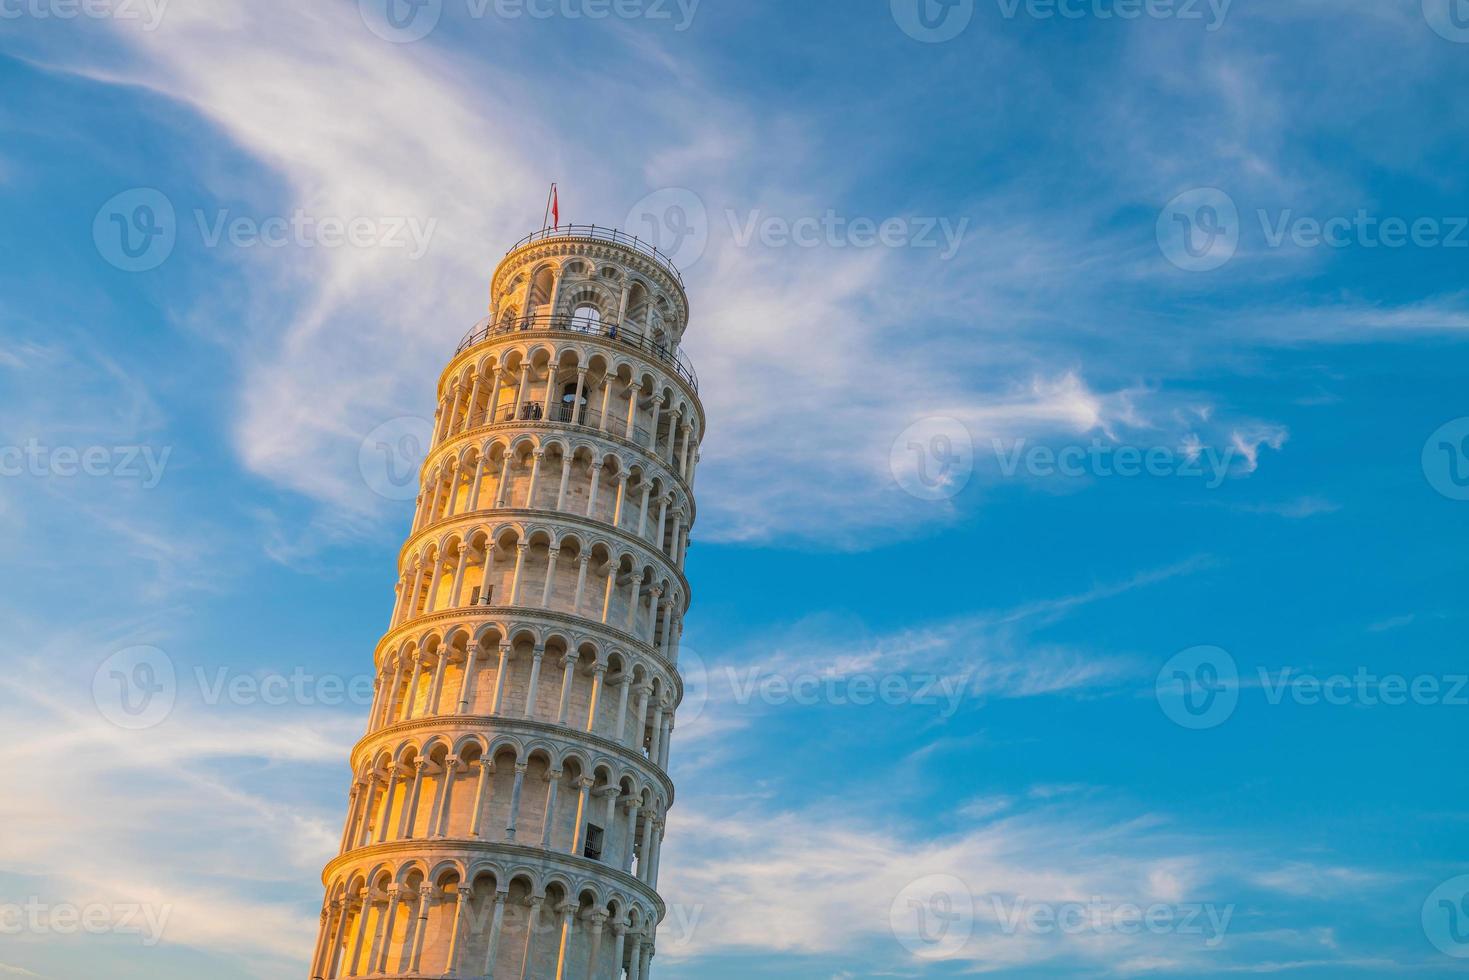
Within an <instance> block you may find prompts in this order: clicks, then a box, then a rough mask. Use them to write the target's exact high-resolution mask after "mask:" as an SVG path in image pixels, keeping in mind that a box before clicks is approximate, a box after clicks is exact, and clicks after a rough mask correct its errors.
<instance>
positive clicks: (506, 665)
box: [490, 643, 510, 715]
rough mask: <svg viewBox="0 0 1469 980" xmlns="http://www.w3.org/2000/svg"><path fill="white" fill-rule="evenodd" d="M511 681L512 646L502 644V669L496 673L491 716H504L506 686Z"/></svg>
mask: <svg viewBox="0 0 1469 980" xmlns="http://www.w3.org/2000/svg"><path fill="white" fill-rule="evenodd" d="M509 680H510V644H508V643H501V644H500V668H499V670H497V671H496V672H495V703H494V705H492V706H491V708H490V713H491V714H496V715H499V714H504V710H505V686H506V682H507V681H509Z"/></svg>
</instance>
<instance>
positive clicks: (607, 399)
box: [597, 377, 612, 432]
mask: <svg viewBox="0 0 1469 980" xmlns="http://www.w3.org/2000/svg"><path fill="white" fill-rule="evenodd" d="M611 410H612V379H611V378H609V377H603V378H602V414H601V415H599V416H598V417H597V429H598V430H599V431H601V432H606V431H607V426H608V424H609V420H608V418H607V413H608V412H609V411H611Z"/></svg>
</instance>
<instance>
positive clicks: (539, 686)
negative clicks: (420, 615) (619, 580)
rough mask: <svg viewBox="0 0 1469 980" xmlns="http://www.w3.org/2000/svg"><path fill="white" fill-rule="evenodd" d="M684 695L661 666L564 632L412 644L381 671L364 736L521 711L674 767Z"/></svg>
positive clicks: (521, 716)
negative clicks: (530, 638) (488, 641)
mask: <svg viewBox="0 0 1469 980" xmlns="http://www.w3.org/2000/svg"><path fill="white" fill-rule="evenodd" d="M517 640H520V641H521V642H520V643H519V644H517V642H516V641H517ZM517 647H518V650H517ZM471 652H472V653H473V654H474V656H472V657H471V656H470V655H469V654H470V653H471ZM609 670H610V672H611V673H610V676H609ZM673 677H674V678H675V679H676V678H677V675H676V674H674V675H673ZM681 696H682V686H681V684H679V683H677V682H676V680H674V679H670V678H669V677H668V675H667V674H665V672H664V671H663V670H662V669H661V668H659V669H652V668H651V666H650V665H648V664H646V663H639V662H638V661H637V659H636V658H634V657H629V656H626V655H623V654H613V655H610V656H608V657H607V658H603V657H601V656H600V655H599V654H598V652H597V651H596V649H595V648H594V647H592V646H591V645H590V644H583V645H582V646H577V645H575V644H574V643H569V642H566V641H565V640H563V639H561V638H559V637H552V638H551V639H550V640H548V641H547V642H546V643H545V644H544V645H542V644H540V643H535V644H534V645H532V644H530V643H527V642H525V638H524V637H523V636H522V635H518V634H512V635H511V638H510V639H508V640H507V641H506V642H504V643H500V644H497V645H496V646H495V647H490V648H481V647H475V646H470V645H469V644H468V643H467V642H466V643H464V644H463V645H460V646H456V645H454V642H453V640H452V638H451V640H450V641H447V642H442V643H432V642H431V643H422V644H420V643H418V642H410V643H409V644H407V645H405V646H404V647H403V648H402V649H401V650H400V652H399V653H398V654H396V655H395V656H393V657H391V658H389V659H388V660H386V661H385V662H384V663H383V665H382V666H381V668H380V669H379V672H378V675H377V679H376V682H375V684H374V697H373V703H372V709H371V713H370V716H369V719H368V730H367V735H366V736H364V738H365V739H366V738H372V737H373V736H374V735H376V734H378V733H380V732H382V731H384V730H388V729H392V728H394V727H395V726H397V725H401V724H403V723H406V722H412V721H414V720H416V719H420V720H421V719H427V720H431V721H435V722H437V723H439V724H442V725H446V726H452V725H456V724H461V723H463V722H464V720H465V719H476V718H477V719H493V721H494V724H496V725H499V724H502V723H504V722H506V721H508V720H510V719H516V720H517V721H524V722H527V723H544V724H547V725H554V726H556V728H557V730H558V731H560V732H562V733H568V734H575V735H579V736H580V735H585V736H587V737H589V738H591V739H605V740H606V741H608V742H610V743H611V744H613V745H617V746H621V747H623V748H624V749H626V750H627V751H629V752H631V753H633V754H635V755H639V756H642V757H644V758H646V759H648V760H649V761H650V762H651V763H652V764H653V765H654V766H657V767H658V768H659V769H660V770H666V769H667V767H668V760H667V758H666V754H667V746H668V741H669V740H668V732H671V730H672V727H673V718H674V715H675V712H676V711H677V708H678V703H679V699H680V698H681Z"/></svg>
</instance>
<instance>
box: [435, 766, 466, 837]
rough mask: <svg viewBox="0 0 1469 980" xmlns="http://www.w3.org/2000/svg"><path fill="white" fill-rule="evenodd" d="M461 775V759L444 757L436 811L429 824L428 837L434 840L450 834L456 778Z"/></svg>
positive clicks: (436, 794)
mask: <svg viewBox="0 0 1469 980" xmlns="http://www.w3.org/2000/svg"><path fill="white" fill-rule="evenodd" d="M458 773H459V757H458V756H456V755H450V756H445V757H444V774H443V776H442V777H441V779H440V784H439V789H438V792H437V793H435V794H434V795H435V796H437V797H438V799H437V801H436V809H435V811H434V813H433V814H432V816H431V817H430V822H429V831H428V835H429V836H430V837H433V838H438V839H442V838H444V837H447V836H448V833H449V814H450V812H451V811H452V810H453V808H454V777H455V776H456V775H458Z"/></svg>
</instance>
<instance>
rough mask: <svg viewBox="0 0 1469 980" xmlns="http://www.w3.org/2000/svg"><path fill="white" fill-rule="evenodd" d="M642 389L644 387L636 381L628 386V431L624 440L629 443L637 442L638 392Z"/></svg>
mask: <svg viewBox="0 0 1469 980" xmlns="http://www.w3.org/2000/svg"><path fill="white" fill-rule="evenodd" d="M642 389H643V386H642V385H641V384H639V383H638V382H636V381H634V382H633V383H632V384H630V385H628V386H627V429H626V430H625V431H624V432H623V438H625V439H627V441H628V442H637V425H638V392H640V391H642Z"/></svg>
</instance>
